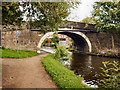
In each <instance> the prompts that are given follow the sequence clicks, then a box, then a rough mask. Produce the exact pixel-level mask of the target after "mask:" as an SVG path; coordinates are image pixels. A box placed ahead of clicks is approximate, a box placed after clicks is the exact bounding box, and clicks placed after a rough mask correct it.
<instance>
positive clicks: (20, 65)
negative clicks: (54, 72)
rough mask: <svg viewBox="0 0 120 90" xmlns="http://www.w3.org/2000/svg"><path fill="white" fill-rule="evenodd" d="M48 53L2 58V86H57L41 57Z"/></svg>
mask: <svg viewBox="0 0 120 90" xmlns="http://www.w3.org/2000/svg"><path fill="white" fill-rule="evenodd" d="M47 55H48V53H43V54H42V55H38V56H34V57H31V58H24V59H2V87H3V88H57V86H56V84H55V83H54V82H53V81H52V79H51V77H50V76H49V75H48V73H47V72H46V71H45V68H44V67H43V65H42V63H41V59H42V58H43V57H46V56H47Z"/></svg>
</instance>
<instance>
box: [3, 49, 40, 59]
mask: <svg viewBox="0 0 120 90" xmlns="http://www.w3.org/2000/svg"><path fill="white" fill-rule="evenodd" d="M36 55H39V53H36V52H33V51H27V50H19V51H18V53H17V50H11V49H2V55H1V57H2V58H26V57H32V56H36Z"/></svg>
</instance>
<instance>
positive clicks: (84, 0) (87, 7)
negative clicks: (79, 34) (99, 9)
mask: <svg viewBox="0 0 120 90" xmlns="http://www.w3.org/2000/svg"><path fill="white" fill-rule="evenodd" d="M94 2H95V0H81V4H80V5H79V7H78V8H77V9H75V10H72V12H71V14H70V15H69V19H68V20H70V21H77V22H79V21H81V20H82V19H84V18H86V17H90V16H91V11H92V10H93V7H92V5H93V4H94Z"/></svg>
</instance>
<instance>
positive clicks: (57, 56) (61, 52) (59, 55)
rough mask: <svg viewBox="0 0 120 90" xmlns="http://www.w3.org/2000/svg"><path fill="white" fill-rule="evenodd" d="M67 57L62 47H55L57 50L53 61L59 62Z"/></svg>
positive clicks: (66, 52)
mask: <svg viewBox="0 0 120 90" xmlns="http://www.w3.org/2000/svg"><path fill="white" fill-rule="evenodd" d="M68 55H69V52H68V50H67V49H66V48H65V47H64V46H61V47H59V46H58V45H57V49H56V51H55V54H54V58H55V59H57V60H60V59H63V58H64V57H68Z"/></svg>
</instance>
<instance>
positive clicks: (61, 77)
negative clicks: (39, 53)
mask: <svg viewBox="0 0 120 90" xmlns="http://www.w3.org/2000/svg"><path fill="white" fill-rule="evenodd" d="M42 63H43V65H44V67H45V69H46V70H47V71H48V73H49V74H50V75H51V76H52V78H53V80H54V82H55V83H56V84H57V85H58V87H59V88H86V86H84V85H83V84H81V81H82V80H83V78H82V77H80V76H76V75H75V74H74V72H73V71H71V70H68V69H67V68H65V67H64V66H63V65H62V64H61V63H60V62H58V61H57V60H55V59H53V54H51V55H48V56H47V57H45V58H44V59H43V60H42ZM87 88H88V87H87Z"/></svg>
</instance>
